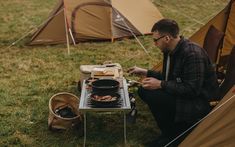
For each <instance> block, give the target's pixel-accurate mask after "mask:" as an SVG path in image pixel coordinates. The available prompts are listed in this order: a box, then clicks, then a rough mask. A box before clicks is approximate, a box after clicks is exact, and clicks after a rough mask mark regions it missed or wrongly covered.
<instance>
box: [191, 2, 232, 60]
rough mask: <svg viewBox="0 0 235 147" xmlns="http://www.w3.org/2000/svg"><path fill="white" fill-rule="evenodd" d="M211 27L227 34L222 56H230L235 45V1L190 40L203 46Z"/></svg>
mask: <svg viewBox="0 0 235 147" xmlns="http://www.w3.org/2000/svg"><path fill="white" fill-rule="evenodd" d="M211 25H213V26H215V27H216V28H217V29H218V30H220V31H222V32H224V33H225V37H224V40H223V45H222V53H221V56H226V55H229V54H230V52H231V49H232V47H233V45H234V44H235V29H234V28H235V0H231V1H230V2H229V4H228V5H227V6H226V7H225V8H224V9H223V10H222V11H221V12H219V13H218V14H217V15H216V16H215V17H214V18H212V19H211V20H210V21H209V22H208V23H207V24H205V25H204V26H202V27H201V28H200V29H199V30H198V31H197V32H196V33H194V34H193V35H192V36H191V37H190V40H191V41H194V42H196V43H198V44H199V45H201V46H203V41H204V39H205V36H206V33H207V31H208V29H209V27H210V26H211Z"/></svg>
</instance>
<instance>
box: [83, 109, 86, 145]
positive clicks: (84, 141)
mask: <svg viewBox="0 0 235 147" xmlns="http://www.w3.org/2000/svg"><path fill="white" fill-rule="evenodd" d="M85 146H86V113H84V140H83V147H85Z"/></svg>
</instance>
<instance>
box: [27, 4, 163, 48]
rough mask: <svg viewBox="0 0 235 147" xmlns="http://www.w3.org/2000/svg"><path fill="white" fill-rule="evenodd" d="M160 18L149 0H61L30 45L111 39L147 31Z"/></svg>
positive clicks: (141, 33)
mask: <svg viewBox="0 0 235 147" xmlns="http://www.w3.org/2000/svg"><path fill="white" fill-rule="evenodd" d="M161 18H162V15H161V13H160V12H159V11H158V9H157V8H156V7H155V6H154V5H153V4H152V3H151V2H150V1H149V0H60V1H59V3H58V4H57V6H56V7H55V8H54V10H53V11H52V13H51V14H50V16H49V18H48V20H47V21H46V22H45V24H44V25H43V26H42V27H40V28H39V29H38V30H37V31H36V32H35V33H34V35H33V37H32V39H31V42H30V44H31V45H34V44H57V43H65V42H66V41H67V40H66V39H68V40H69V42H70V43H72V42H73V43H76V42H82V41H95V40H111V41H113V40H114V39H117V38H122V37H128V36H133V34H134V35H143V34H149V33H151V27H152V26H153V24H154V23H155V22H156V21H158V20H159V19H161ZM66 35H67V36H66ZM66 37H67V38H66Z"/></svg>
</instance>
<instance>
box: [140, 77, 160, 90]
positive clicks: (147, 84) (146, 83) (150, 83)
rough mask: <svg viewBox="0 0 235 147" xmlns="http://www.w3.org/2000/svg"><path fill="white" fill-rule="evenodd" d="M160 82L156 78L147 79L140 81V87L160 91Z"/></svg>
mask: <svg viewBox="0 0 235 147" xmlns="http://www.w3.org/2000/svg"><path fill="white" fill-rule="evenodd" d="M161 82H162V81H161V80H158V79H156V78H152V77H147V78H144V79H143V80H142V87H143V88H144V89H150V90H151V89H160V88H161Z"/></svg>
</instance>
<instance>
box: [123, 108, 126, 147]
mask: <svg viewBox="0 0 235 147" xmlns="http://www.w3.org/2000/svg"><path fill="white" fill-rule="evenodd" d="M123 117H124V130H123V131H124V144H125V145H126V114H125V112H123Z"/></svg>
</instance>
